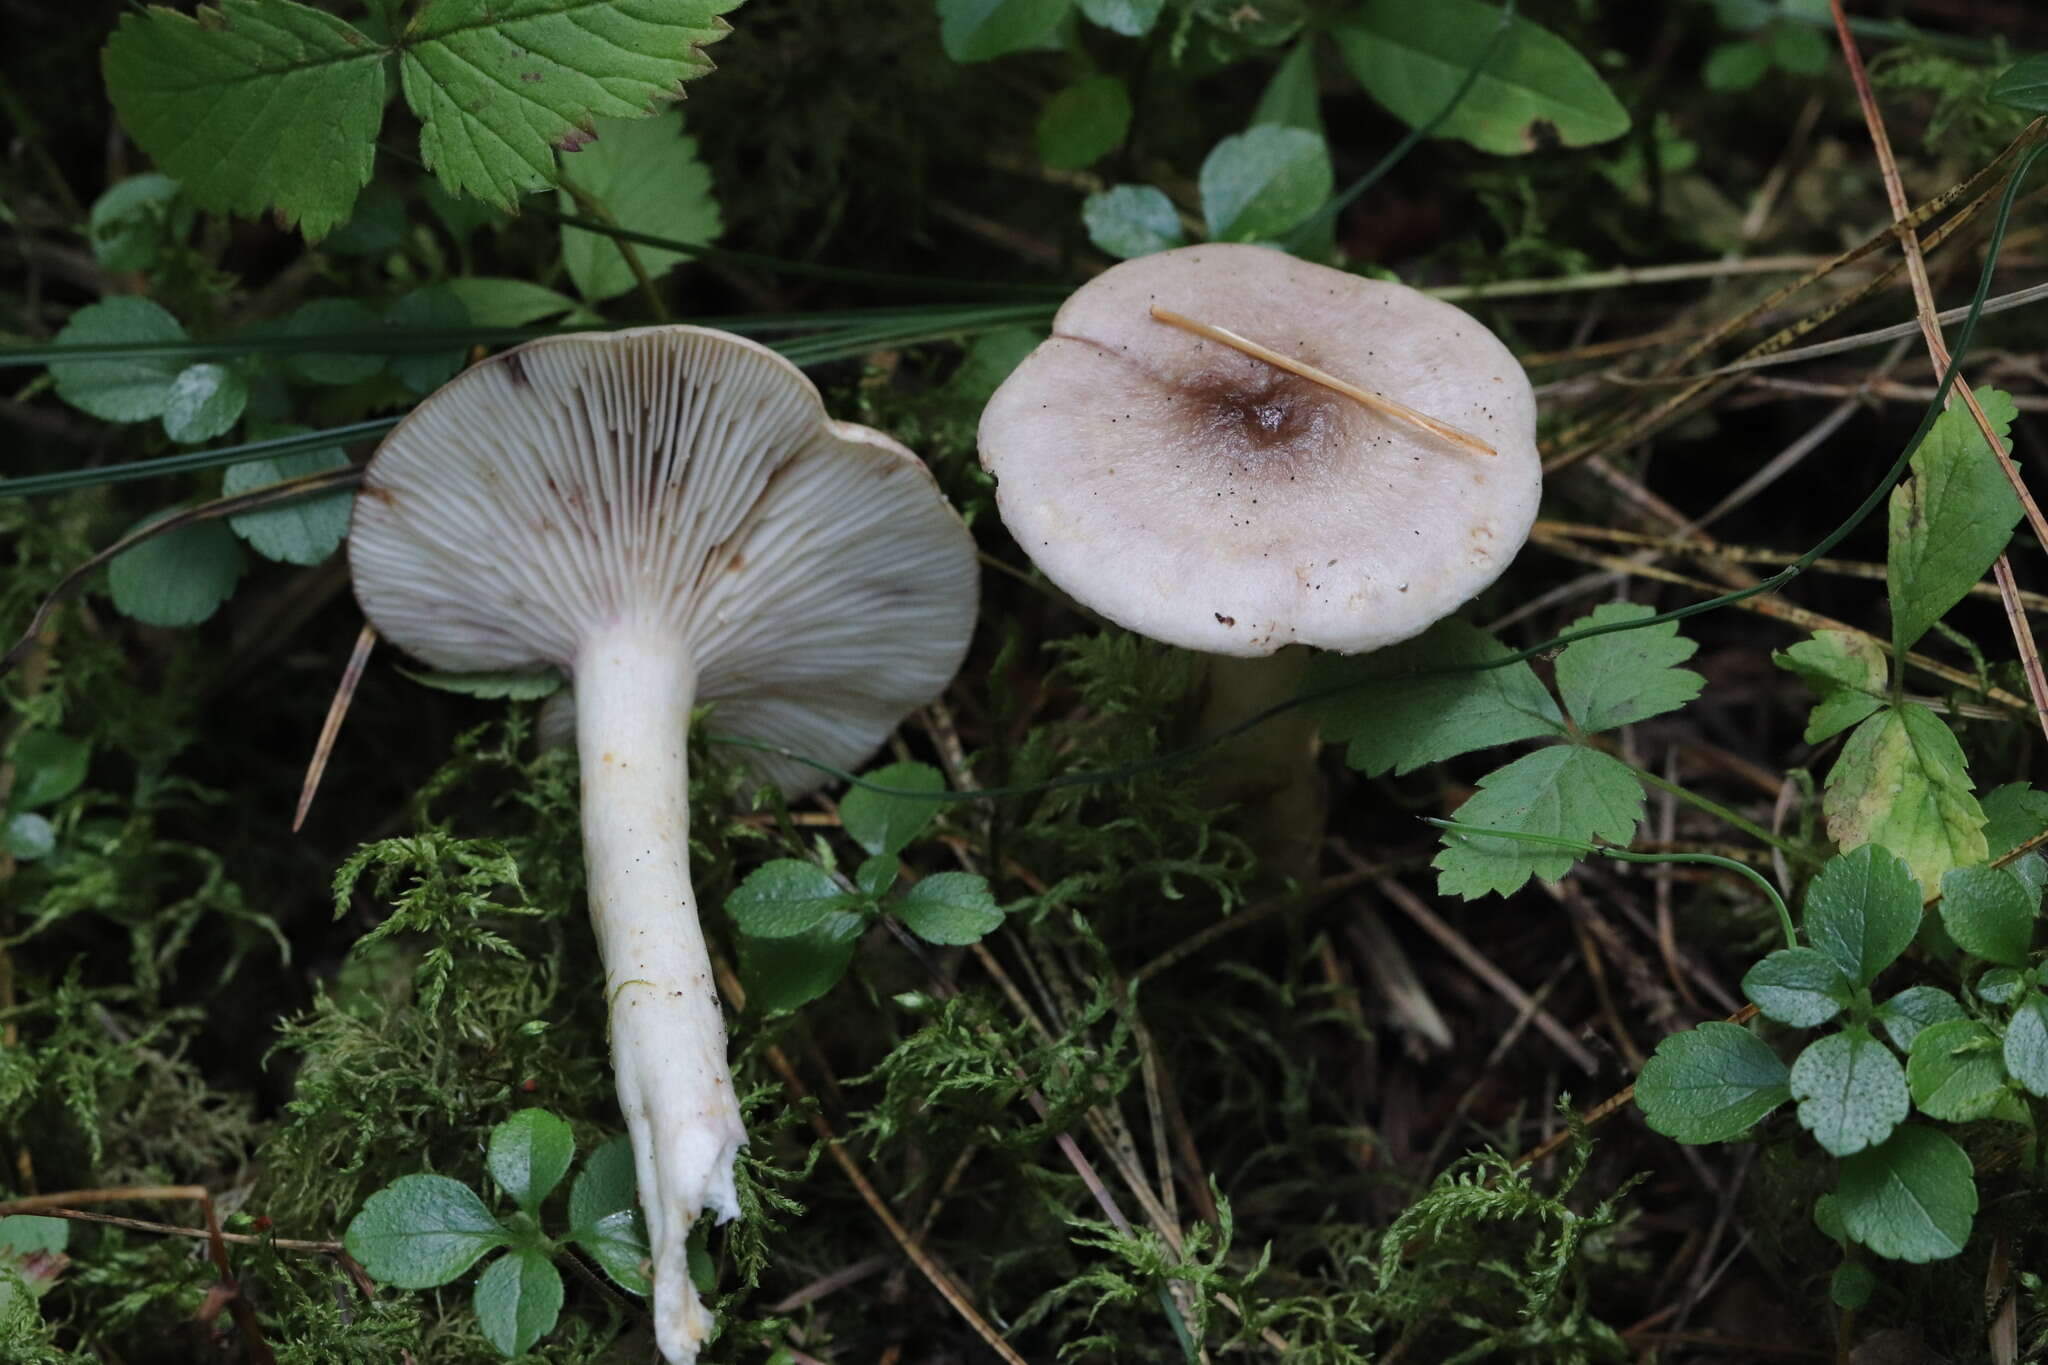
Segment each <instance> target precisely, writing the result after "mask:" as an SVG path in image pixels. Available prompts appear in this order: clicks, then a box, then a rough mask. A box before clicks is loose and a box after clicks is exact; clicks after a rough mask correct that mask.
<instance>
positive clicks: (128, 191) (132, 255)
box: [86, 171, 192, 270]
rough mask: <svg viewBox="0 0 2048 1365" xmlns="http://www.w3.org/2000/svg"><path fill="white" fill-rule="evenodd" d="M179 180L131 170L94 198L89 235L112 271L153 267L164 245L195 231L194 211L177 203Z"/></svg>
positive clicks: (93, 245)
mask: <svg viewBox="0 0 2048 1365" xmlns="http://www.w3.org/2000/svg"><path fill="white" fill-rule="evenodd" d="M178 193H179V190H178V182H177V181H175V180H173V179H171V178H170V177H169V176H167V175H158V174H156V173H155V172H153V171H152V172H147V173H145V174H142V175H131V176H129V177H128V178H127V179H126V180H123V181H121V182H119V183H118V184H116V185H113V186H112V187H110V188H109V189H108V190H107V192H106V193H104V194H102V195H101V196H100V197H99V198H97V199H95V200H93V201H92V212H91V214H90V215H89V217H88V219H87V227H86V235H87V236H88V237H90V238H91V239H92V254H93V255H94V256H96V257H98V258H99V263H100V264H101V265H103V266H105V267H106V268H107V269H109V270H149V269H152V268H153V267H155V266H156V265H157V264H158V263H159V259H160V257H161V255H162V253H163V250H164V248H165V247H166V246H167V245H169V244H170V243H172V242H174V241H176V240H177V239H178V238H180V237H182V236H183V235H184V234H185V233H186V232H187V231H189V230H190V228H191V224H192V210H191V209H190V208H189V207H187V208H182V209H181V206H180V205H179V202H178Z"/></svg>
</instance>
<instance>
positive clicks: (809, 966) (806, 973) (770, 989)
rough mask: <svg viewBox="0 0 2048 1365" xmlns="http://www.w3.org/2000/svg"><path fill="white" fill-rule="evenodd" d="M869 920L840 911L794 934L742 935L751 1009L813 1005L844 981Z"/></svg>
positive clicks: (771, 1010) (781, 1009)
mask: <svg viewBox="0 0 2048 1365" xmlns="http://www.w3.org/2000/svg"><path fill="white" fill-rule="evenodd" d="M866 926H867V921H865V920H864V919H862V918H861V917H860V916H859V915H856V914H853V913H851V912H849V911H845V910H834V911H832V912H830V913H829V914H827V915H826V916H825V918H824V919H822V920H820V921H819V922H818V923H817V924H816V925H815V926H813V927H812V928H811V929H809V930H807V931H806V932H804V933H801V934H798V935H796V936H794V937H792V938H750V937H745V936H743V937H741V939H740V982H741V984H742V985H744V986H745V987H746V990H747V1008H748V1009H750V1010H753V1011H755V1012H756V1013H760V1014H779V1013H782V1012H784V1011H786V1010H793V1009H796V1008H798V1007H799V1006H801V1005H807V1004H809V1003H810V1002H811V1001H813V1000H816V999H817V998H818V997H819V996H821V995H823V994H825V992H827V991H829V990H831V989H832V988H833V987H834V986H836V985H838V984H839V978H840V977H842V976H844V975H846V968H847V966H848V964H850V963H851V962H852V961H853V946H854V943H855V941H856V940H858V939H859V938H860V932H861V930H862V929H863V928H865V927H866Z"/></svg>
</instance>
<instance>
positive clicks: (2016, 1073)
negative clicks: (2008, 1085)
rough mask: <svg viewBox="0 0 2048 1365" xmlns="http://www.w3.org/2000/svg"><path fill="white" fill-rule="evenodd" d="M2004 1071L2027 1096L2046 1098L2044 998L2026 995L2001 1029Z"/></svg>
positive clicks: (2047, 1015)
mask: <svg viewBox="0 0 2048 1365" xmlns="http://www.w3.org/2000/svg"><path fill="white" fill-rule="evenodd" d="M2004 1060H2005V1069H2006V1070H2007V1071H2009V1072H2011V1073H2012V1078H2013V1079H2014V1080H2016V1081H2018V1082H2019V1083H2020V1084H2021V1085H2023V1086H2025V1087H2026V1089H2027V1093H2029V1094H2032V1095H2039V1096H2042V1097H2044V1098H2048V997H2044V996H2042V995H2041V993H2040V992H2039V991H2032V992H2029V993H2028V995H2027V998H2026V999H2024V1000H2022V1001H2021V1002H2020V1007H2019V1008H2018V1009H2016V1010H2014V1011H2013V1016H2012V1020H2011V1022H2010V1023H2008V1024H2007V1025H2006V1026H2005V1048H2004Z"/></svg>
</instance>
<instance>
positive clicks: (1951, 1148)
mask: <svg viewBox="0 0 2048 1365" xmlns="http://www.w3.org/2000/svg"><path fill="white" fill-rule="evenodd" d="M1835 1199H1836V1202H1837V1203H1838V1204H1839V1205H1840V1207H1841V1210H1842V1225H1843V1227H1844V1228H1846V1229H1847V1230H1848V1233H1849V1235H1850V1236H1851V1237H1854V1238H1855V1239H1856V1240H1857V1241H1859V1242H1861V1243H1862V1244H1863V1245H1865V1246H1867V1247H1869V1248H1870V1249H1871V1250H1872V1251H1874V1252H1876V1253H1877V1254H1878V1255H1880V1256H1889V1257H1891V1258H1892V1259H1894V1260H1899V1261H1915V1262H1925V1261H1939V1260H1942V1259H1944V1258H1946V1257H1949V1256H1953V1255H1955V1254H1956V1253H1957V1252H1959V1251H1961V1250H1962V1249H1963V1246H1964V1244H1965V1243H1966V1242H1967V1241H1968V1240H1969V1237H1970V1223H1971V1220H1972V1219H1974V1218H1975V1217H1976V1215H1977V1182H1976V1180H1975V1178H1974V1177H1973V1176H1972V1174H1971V1171H1970V1158H1969V1156H1968V1155H1966V1154H1965V1153H1964V1151H1963V1149H1962V1148H1961V1147H1958V1146H1957V1145H1956V1144H1955V1142H1954V1140H1953V1139H1951V1138H1950V1137H1949V1136H1948V1135H1947V1134H1945V1133H1941V1132H1937V1131H1936V1130H1935V1129H1932V1128H1927V1127H1923V1126H1922V1125H1920V1124H1917V1123H1908V1124H1905V1125H1903V1126H1901V1127H1900V1128H1899V1130H1898V1131H1897V1132H1895V1133H1893V1134H1892V1136H1891V1139H1890V1140H1889V1141H1888V1142H1886V1143H1884V1144H1883V1145H1882V1146H1879V1147H1872V1148H1870V1149H1869V1150H1868V1151H1864V1152H1859V1153H1857V1154H1856V1155H1855V1156H1852V1157H1850V1158H1849V1159H1848V1160H1846V1161H1844V1162H1843V1163H1842V1173H1841V1179H1840V1181H1839V1183H1838V1184H1837V1186H1836V1188H1835Z"/></svg>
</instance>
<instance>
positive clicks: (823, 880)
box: [725, 858, 854, 938]
mask: <svg viewBox="0 0 2048 1365" xmlns="http://www.w3.org/2000/svg"><path fill="white" fill-rule="evenodd" d="M853 899H854V898H853V897H851V896H848V895H847V894H846V893H845V892H843V891H841V890H840V889H839V883H837V882H835V881H833V880H832V874H831V873H829V872H827V871H826V870H825V869H824V868H822V867H819V866H818V865H817V864H816V863H806V862H800V861H798V860H797V859H795V858H777V859H776V860H775V861H773V862H770V863H764V864H762V865H761V866H760V867H757V868H755V869H754V870H753V871H752V872H749V873H748V874H747V879H746V880H745V881H743V882H741V883H740V884H739V885H738V886H737V887H735V888H733V892H732V894H731V895H729V896H727V897H726V898H725V913H726V914H728V915H730V916H732V922H733V923H734V924H735V925H736V926H738V928H739V931H740V932H741V933H743V934H747V935H750V936H751V937H754V938H794V937H796V936H797V935H798V934H802V933H806V932H808V931H809V930H811V929H814V928H816V927H817V926H818V925H819V923H821V922H822V921H823V920H824V919H825V917H826V916H827V915H829V914H831V913H832V912H833V911H835V910H838V909H840V908H841V907H843V906H846V905H849V904H852V903H853Z"/></svg>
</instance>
